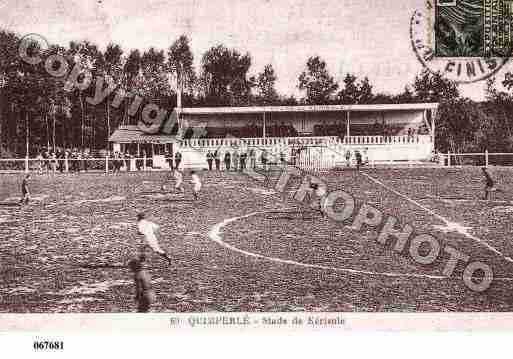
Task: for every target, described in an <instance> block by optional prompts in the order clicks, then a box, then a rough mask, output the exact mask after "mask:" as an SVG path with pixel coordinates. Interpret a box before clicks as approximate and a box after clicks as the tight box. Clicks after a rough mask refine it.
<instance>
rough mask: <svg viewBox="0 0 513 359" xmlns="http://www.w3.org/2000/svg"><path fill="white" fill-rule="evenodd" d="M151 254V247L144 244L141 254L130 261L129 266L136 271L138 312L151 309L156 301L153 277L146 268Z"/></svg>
mask: <svg viewBox="0 0 513 359" xmlns="http://www.w3.org/2000/svg"><path fill="white" fill-rule="evenodd" d="M150 255H151V247H150V246H148V245H144V246H143V247H142V248H141V252H140V253H139V255H138V256H137V257H136V258H134V259H132V260H130V261H129V262H128V268H130V270H131V271H132V273H134V284H135V302H136V304H137V312H138V313H147V312H149V311H150V307H151V304H152V303H153V302H155V299H156V295H155V291H154V290H153V288H152V286H151V277H150V274H149V273H148V271H147V269H146V259H147V258H148V257H149V256H150Z"/></svg>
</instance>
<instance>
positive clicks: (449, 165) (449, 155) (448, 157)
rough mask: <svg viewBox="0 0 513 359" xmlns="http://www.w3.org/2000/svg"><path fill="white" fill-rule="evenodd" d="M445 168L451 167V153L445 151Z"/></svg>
mask: <svg viewBox="0 0 513 359" xmlns="http://www.w3.org/2000/svg"><path fill="white" fill-rule="evenodd" d="M447 167H451V151H447Z"/></svg>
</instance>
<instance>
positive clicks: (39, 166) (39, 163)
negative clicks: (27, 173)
mask: <svg viewBox="0 0 513 359" xmlns="http://www.w3.org/2000/svg"><path fill="white" fill-rule="evenodd" d="M36 160H37V162H36V166H37V171H38V172H39V174H42V173H43V155H42V154H41V152H39V153H38V154H37V157H36Z"/></svg>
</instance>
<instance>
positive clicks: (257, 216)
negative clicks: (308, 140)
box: [0, 168, 513, 312]
mask: <svg viewBox="0 0 513 359" xmlns="http://www.w3.org/2000/svg"><path fill="white" fill-rule="evenodd" d="M490 172H491V174H492V176H493V177H494V178H496V179H497V183H498V186H500V187H502V188H504V189H505V190H506V191H507V192H510V193H513V176H512V174H513V171H512V170H510V169H502V168H496V169H492V170H491V171H490ZM365 173H366V174H367V175H368V176H370V177H368V176H366V175H364V174H360V173H358V172H355V171H341V172H336V173H330V174H326V175H323V176H322V178H323V179H325V180H326V181H327V182H328V184H329V188H330V189H343V190H344V191H346V192H348V193H350V194H352V195H353V196H354V197H355V198H356V199H357V205H360V204H362V203H364V202H365V203H367V204H370V205H372V206H375V207H376V208H378V209H380V210H381V211H383V213H385V214H386V215H393V216H395V217H397V218H398V219H399V220H400V222H401V223H402V224H405V223H410V224H411V225H412V226H413V227H414V228H415V229H416V231H417V232H420V233H423V232H426V233H431V234H433V235H435V236H436V237H437V238H439V240H440V242H441V243H442V244H443V245H450V246H452V247H454V248H456V249H458V250H459V251H461V252H464V253H466V254H467V255H469V256H470V258H471V260H472V261H482V262H485V263H487V264H489V265H490V266H491V267H492V268H493V271H494V275H495V277H496V278H498V279H497V280H494V282H493V283H492V285H491V287H490V288H489V289H488V290H487V291H485V292H482V293H477V292H473V291H471V290H469V289H468V288H467V287H466V286H465V285H464V283H463V281H462V279H461V274H462V272H463V269H464V265H461V264H460V265H458V266H457V267H456V270H455V272H454V274H453V276H452V277H451V278H439V276H441V272H442V269H443V267H444V263H445V261H446V260H447V258H446V257H444V255H441V256H440V258H439V259H437V261H435V263H433V264H430V265H419V264H417V263H415V262H414V261H413V260H412V259H411V258H410V257H409V255H408V253H407V251H406V253H396V252H394V251H393V250H392V245H382V244H379V243H377V242H376V241H375V237H376V233H377V232H376V230H374V229H373V228H370V227H368V228H364V230H363V231H360V232H356V231H354V230H351V229H350V228H348V227H347V226H345V225H344V224H341V223H336V222H333V221H331V220H328V219H324V218H321V217H320V216H319V214H317V213H315V212H314V211H307V210H305V209H304V206H301V205H299V204H298V203H296V202H294V201H293V200H292V199H290V198H287V196H286V194H287V193H288V192H289V190H291V189H290V188H289V189H288V190H287V191H286V192H285V195H283V194H278V193H276V192H275V191H273V190H272V188H268V187H265V186H264V185H263V184H261V183H256V182H254V181H253V180H250V179H249V178H248V177H247V176H245V175H244V174H239V173H225V172H220V173H218V172H211V173H207V172H204V173H203V174H202V177H203V182H204V187H203V192H202V196H201V199H200V200H199V201H198V202H195V203H194V202H192V195H191V193H190V187H187V192H186V194H185V196H182V195H179V194H172V193H166V192H164V191H162V190H161V185H162V184H163V183H168V185H169V187H171V186H172V185H173V182H172V181H170V180H169V177H170V176H169V174H166V173H163V172H159V173H136V174H120V175H110V176H106V175H103V174H80V175H70V176H62V175H59V176H55V177H51V176H38V175H35V176H33V178H32V180H31V191H32V195H33V197H35V200H34V201H33V202H32V203H31V204H30V205H28V206H24V207H19V206H18V205H16V202H17V200H18V197H17V196H18V195H19V187H20V182H21V177H22V175H2V176H1V177H0V183H1V186H0V202H1V205H0V239H1V240H0V279H1V281H2V285H1V286H0V311H1V312H133V311H134V308H135V305H134V302H133V294H134V289H133V284H132V278H131V274H130V273H129V271H128V270H127V269H125V268H124V267H123V266H124V264H125V263H126V262H127V260H128V258H130V257H131V256H132V255H133V254H134V253H135V251H136V249H137V248H138V245H139V244H140V243H141V238H140V237H139V236H137V235H136V233H135V216H136V214H137V213H138V212H141V211H145V212H146V213H147V214H148V216H149V217H150V219H152V220H154V221H156V222H157V223H159V224H160V225H161V228H162V234H163V236H162V239H161V245H162V247H164V248H165V249H167V250H168V251H169V253H170V256H171V257H172V258H173V264H172V265H171V266H168V265H167V264H166V263H165V262H164V261H162V260H161V259H160V258H158V257H157V256H155V257H154V258H151V269H150V273H151V276H152V279H153V282H154V287H155V289H156V292H157V297H158V298H157V303H156V304H155V306H154V308H153V310H154V311H157V312H186V311H195V312H202V311H271V312H275V311H408V312H414V311H512V310H513V263H512V262H510V261H508V260H507V259H506V257H513V243H512V238H511V233H513V231H512V224H511V223H512V221H511V218H512V214H513V202H512V200H513V196H512V195H511V194H510V193H506V194H504V195H503V194H497V196H496V198H495V199H494V200H492V201H488V202H484V201H481V200H479V199H480V198H481V197H482V196H483V193H482V189H483V181H482V176H481V174H480V169H479V168H454V169H447V168H404V169H366V170H365ZM186 179H188V177H186ZM372 179H375V180H378V181H380V182H381V183H382V184H383V185H384V186H382V185H378V184H377V183H376V182H375V181H373V180H372ZM392 189H393V190H395V191H396V192H393V191H392ZM398 193H399V194H401V195H403V196H400V195H398ZM406 198H409V199H411V200H413V201H415V203H417V204H415V203H414V202H412V201H409V200H407V199H406ZM418 204H420V205H422V206H423V208H422V207H420V206H419V205H418ZM426 209H427V210H426ZM429 210H431V211H433V212H430V211H429ZM433 213H435V214H436V215H438V216H442V217H443V218H446V219H447V220H448V221H451V222H455V223H458V224H460V225H461V226H462V227H467V230H468V233H470V234H471V235H470V236H468V235H464V234H463V233H461V231H460V232H458V231H455V230H454V228H453V229H451V228H444V221H442V220H441V219H440V217H437V216H436V215H434V214H433ZM485 244H487V245H488V246H490V247H492V248H494V249H495V250H496V251H493V250H490V248H489V247H486V246H485ZM284 261H285V262H284ZM286 261H288V262H286ZM109 266H111V267H112V268H109ZM411 274H415V275H417V276H411ZM430 276H433V277H430Z"/></svg>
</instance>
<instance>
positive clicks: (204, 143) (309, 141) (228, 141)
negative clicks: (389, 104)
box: [180, 135, 431, 148]
mask: <svg viewBox="0 0 513 359" xmlns="http://www.w3.org/2000/svg"><path fill="white" fill-rule="evenodd" d="M335 143H342V144H345V145H409V144H427V143H431V136H430V135H413V136H407V135H405V136H346V137H344V138H343V139H342V140H341V139H340V138H339V137H337V136H313V137H265V138H264V137H249V138H194V139H185V140H182V141H180V146H181V147H182V148H194V147H202V148H219V147H227V146H232V147H233V146H240V147H243V146H249V147H257V146H259V147H266V146H276V145H285V146H288V145H303V146H309V145H328V144H335Z"/></svg>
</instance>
